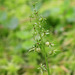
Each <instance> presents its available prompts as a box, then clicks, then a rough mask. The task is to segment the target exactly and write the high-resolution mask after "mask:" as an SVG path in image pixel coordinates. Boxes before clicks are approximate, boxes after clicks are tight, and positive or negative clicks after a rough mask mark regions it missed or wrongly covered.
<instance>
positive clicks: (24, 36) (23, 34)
mask: <svg viewBox="0 0 75 75" xmlns="http://www.w3.org/2000/svg"><path fill="white" fill-rule="evenodd" d="M16 36H17V37H18V38H19V39H22V40H25V39H29V38H31V37H32V34H30V32H26V31H19V32H17V33H16Z"/></svg>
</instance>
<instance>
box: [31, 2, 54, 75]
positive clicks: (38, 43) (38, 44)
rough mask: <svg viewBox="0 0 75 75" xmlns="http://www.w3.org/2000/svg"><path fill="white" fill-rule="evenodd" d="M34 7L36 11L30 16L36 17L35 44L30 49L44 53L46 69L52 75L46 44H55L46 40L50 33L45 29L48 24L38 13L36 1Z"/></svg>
mask: <svg viewBox="0 0 75 75" xmlns="http://www.w3.org/2000/svg"><path fill="white" fill-rule="evenodd" d="M33 7H34V12H33V14H32V15H31V16H30V18H34V21H35V22H34V24H33V30H34V33H33V38H34V46H33V48H32V49H31V50H30V51H32V50H34V51H36V52H41V54H42V55H43V57H44V59H45V63H46V70H47V72H48V75H51V73H50V69H49V64H48V58H47V52H46V49H45V47H46V46H48V47H49V46H50V45H51V46H53V45H54V44H51V43H50V42H48V41H46V40H45V37H46V35H48V34H49V30H47V31H46V30H45V29H44V26H46V25H45V24H46V19H45V18H44V17H42V16H40V15H39V14H38V11H37V10H36V7H35V3H33Z"/></svg>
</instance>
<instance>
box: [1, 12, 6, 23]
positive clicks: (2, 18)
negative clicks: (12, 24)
mask: <svg viewBox="0 0 75 75" xmlns="http://www.w3.org/2000/svg"><path fill="white" fill-rule="evenodd" d="M6 19H7V13H6V12H3V11H0V22H2V21H4V20H6Z"/></svg>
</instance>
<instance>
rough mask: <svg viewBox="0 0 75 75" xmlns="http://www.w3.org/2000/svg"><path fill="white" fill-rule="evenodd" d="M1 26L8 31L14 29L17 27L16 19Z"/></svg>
mask: <svg viewBox="0 0 75 75" xmlns="http://www.w3.org/2000/svg"><path fill="white" fill-rule="evenodd" d="M3 26H4V27H6V28H9V29H15V28H16V27H17V26H18V19H17V18H16V17H13V18H11V19H9V20H7V21H6V22H5V23H3Z"/></svg>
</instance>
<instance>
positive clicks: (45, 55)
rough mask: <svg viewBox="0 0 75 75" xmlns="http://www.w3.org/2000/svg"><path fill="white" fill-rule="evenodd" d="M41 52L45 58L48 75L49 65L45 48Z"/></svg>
mask: <svg viewBox="0 0 75 75" xmlns="http://www.w3.org/2000/svg"><path fill="white" fill-rule="evenodd" d="M43 47H44V46H43ZM43 51H44V57H45V62H46V67H47V72H48V75H50V71H49V65H48V59H47V54H46V51H45V47H44V48H43Z"/></svg>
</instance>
